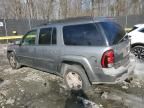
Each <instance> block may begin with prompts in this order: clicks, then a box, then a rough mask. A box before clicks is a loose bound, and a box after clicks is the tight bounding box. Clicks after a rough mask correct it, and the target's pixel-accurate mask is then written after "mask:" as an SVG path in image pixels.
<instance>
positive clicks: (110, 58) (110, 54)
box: [101, 50, 114, 68]
mask: <svg viewBox="0 0 144 108" xmlns="http://www.w3.org/2000/svg"><path fill="white" fill-rule="evenodd" d="M113 64H114V51H113V50H108V51H106V52H105V53H104V54H103V56H102V59H101V65H102V67H103V68H110V67H112V66H113Z"/></svg>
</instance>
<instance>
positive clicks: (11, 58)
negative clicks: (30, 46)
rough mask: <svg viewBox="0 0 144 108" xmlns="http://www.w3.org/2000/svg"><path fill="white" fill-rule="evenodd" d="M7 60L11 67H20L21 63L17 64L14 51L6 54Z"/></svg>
mask: <svg viewBox="0 0 144 108" xmlns="http://www.w3.org/2000/svg"><path fill="white" fill-rule="evenodd" d="M8 60H9V64H10V66H11V67H12V68H13V69H18V68H20V67H21V65H20V64H19V62H18V61H17V59H16V57H15V54H14V52H11V53H10V54H9V55H8Z"/></svg>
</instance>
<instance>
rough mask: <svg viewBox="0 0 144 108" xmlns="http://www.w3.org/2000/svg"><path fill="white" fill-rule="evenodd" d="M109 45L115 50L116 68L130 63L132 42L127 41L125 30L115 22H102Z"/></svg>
mask: <svg viewBox="0 0 144 108" xmlns="http://www.w3.org/2000/svg"><path fill="white" fill-rule="evenodd" d="M100 24H101V27H102V28H103V30H104V33H105V36H106V38H107V41H108V43H109V45H110V46H111V47H112V49H114V53H115V66H118V67H119V66H121V65H125V66H126V65H127V64H128V62H129V53H130V41H129V40H128V39H125V31H124V29H123V28H122V27H121V26H120V25H119V24H117V23H115V22H101V23H100Z"/></svg>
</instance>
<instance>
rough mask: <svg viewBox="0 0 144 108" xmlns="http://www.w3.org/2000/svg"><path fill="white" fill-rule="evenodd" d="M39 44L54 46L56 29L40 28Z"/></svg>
mask: <svg viewBox="0 0 144 108" xmlns="http://www.w3.org/2000/svg"><path fill="white" fill-rule="evenodd" d="M39 44H40V45H49V44H56V28H42V29H40V34H39Z"/></svg>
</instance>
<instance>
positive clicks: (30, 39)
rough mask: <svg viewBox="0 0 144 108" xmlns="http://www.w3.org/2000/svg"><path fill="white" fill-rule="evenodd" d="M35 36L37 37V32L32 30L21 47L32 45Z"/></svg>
mask: <svg viewBox="0 0 144 108" xmlns="http://www.w3.org/2000/svg"><path fill="white" fill-rule="evenodd" d="M36 36H37V30H32V31H30V32H28V33H27V34H26V35H25V36H24V38H23V40H22V45H34V44H35V39H36Z"/></svg>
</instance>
